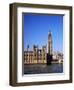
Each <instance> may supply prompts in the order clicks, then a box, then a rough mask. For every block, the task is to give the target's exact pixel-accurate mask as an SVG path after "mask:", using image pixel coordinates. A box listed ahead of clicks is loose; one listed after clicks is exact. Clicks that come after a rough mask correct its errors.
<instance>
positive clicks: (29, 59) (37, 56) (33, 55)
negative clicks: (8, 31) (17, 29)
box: [24, 32, 52, 64]
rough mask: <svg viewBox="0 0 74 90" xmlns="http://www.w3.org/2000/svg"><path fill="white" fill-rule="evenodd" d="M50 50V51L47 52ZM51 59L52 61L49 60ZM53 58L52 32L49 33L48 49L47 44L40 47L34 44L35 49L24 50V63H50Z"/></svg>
mask: <svg viewBox="0 0 74 90" xmlns="http://www.w3.org/2000/svg"><path fill="white" fill-rule="evenodd" d="M47 52H48V53H47ZM49 60H50V61H49ZM51 60H52V33H51V32H49V34H48V51H47V46H46V45H45V46H42V49H39V48H38V46H36V45H33V50H29V47H28V46H27V50H25V51H24V63H25V64H36V63H49V62H51Z"/></svg>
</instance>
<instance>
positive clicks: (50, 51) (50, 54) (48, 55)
mask: <svg viewBox="0 0 74 90" xmlns="http://www.w3.org/2000/svg"><path fill="white" fill-rule="evenodd" d="M52 60H53V59H52V33H51V32H49V34H48V53H47V64H51V62H52Z"/></svg>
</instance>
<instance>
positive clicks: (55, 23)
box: [23, 13, 63, 52]
mask: <svg viewBox="0 0 74 90" xmlns="http://www.w3.org/2000/svg"><path fill="white" fill-rule="evenodd" d="M23 17H24V18H23V19H24V20H23V21H24V26H23V28H24V49H26V48H27V45H29V48H30V49H32V47H33V45H38V46H39V48H41V47H42V45H46V44H47V42H48V32H49V31H51V32H52V39H53V51H60V52H62V51H63V15H40V14H32V13H29V14H23Z"/></svg>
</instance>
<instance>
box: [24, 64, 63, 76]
mask: <svg viewBox="0 0 74 90" xmlns="http://www.w3.org/2000/svg"><path fill="white" fill-rule="evenodd" d="M41 73H63V64H62V63H52V64H50V65H47V64H33V65H30V64H24V74H41Z"/></svg>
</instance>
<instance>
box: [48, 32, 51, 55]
mask: <svg viewBox="0 0 74 90" xmlns="http://www.w3.org/2000/svg"><path fill="white" fill-rule="evenodd" d="M48 54H49V55H52V33H51V32H49V34H48Z"/></svg>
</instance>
